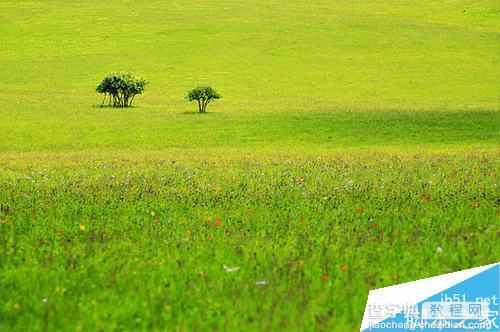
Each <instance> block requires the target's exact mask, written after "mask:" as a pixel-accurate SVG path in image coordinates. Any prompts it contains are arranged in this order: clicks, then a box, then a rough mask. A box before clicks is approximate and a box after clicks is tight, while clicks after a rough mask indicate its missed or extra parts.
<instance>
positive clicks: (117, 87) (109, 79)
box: [96, 73, 148, 107]
mask: <svg viewBox="0 0 500 332" xmlns="http://www.w3.org/2000/svg"><path fill="white" fill-rule="evenodd" d="M147 84H148V81H147V80H146V79H144V78H138V79H136V78H134V77H133V76H132V75H131V74H129V73H118V74H110V75H107V76H105V77H104V78H103V79H102V81H101V83H100V84H99V85H98V86H97V88H96V91H97V92H98V93H101V94H104V99H103V100H102V103H101V106H103V105H104V103H105V102H106V97H109V105H110V106H111V105H113V106H115V107H130V106H132V102H133V100H134V98H135V96H136V95H140V94H141V93H143V92H144V89H145V88H146V85H147Z"/></svg>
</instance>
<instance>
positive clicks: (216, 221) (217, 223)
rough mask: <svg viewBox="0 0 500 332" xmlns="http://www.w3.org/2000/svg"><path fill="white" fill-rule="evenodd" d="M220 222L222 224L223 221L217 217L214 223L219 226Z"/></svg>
mask: <svg viewBox="0 0 500 332" xmlns="http://www.w3.org/2000/svg"><path fill="white" fill-rule="evenodd" d="M220 224H221V221H220V220H219V219H216V220H215V223H214V226H215V227H219V226H220Z"/></svg>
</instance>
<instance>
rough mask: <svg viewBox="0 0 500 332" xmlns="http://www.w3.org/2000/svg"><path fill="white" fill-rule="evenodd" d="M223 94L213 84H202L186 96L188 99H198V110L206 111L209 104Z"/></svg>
mask: <svg viewBox="0 0 500 332" xmlns="http://www.w3.org/2000/svg"><path fill="white" fill-rule="evenodd" d="M220 98H221V95H220V94H219V93H218V92H217V91H215V90H214V89H213V88H212V87H211V86H208V85H200V86H198V87H196V88H194V89H192V90H190V91H188V94H187V96H186V99H187V100H188V101H193V100H196V101H197V102H198V112H200V113H206V112H207V105H208V104H209V103H210V102H211V101H212V100H214V99H220Z"/></svg>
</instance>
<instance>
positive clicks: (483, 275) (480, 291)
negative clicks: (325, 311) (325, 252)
mask: <svg viewBox="0 0 500 332" xmlns="http://www.w3.org/2000/svg"><path fill="white" fill-rule="evenodd" d="M499 284H500V263H495V264H490V265H486V266H481V267H476V268H472V269H469V270H464V271H459V272H454V273H448V274H444V275H440V276H436V277H432V278H427V279H422V280H417V281H413V282H408V283H404V284H400V285H395V286H390V287H385V288H380V289H375V290H372V291H370V293H369V294H368V302H367V304H366V309H365V313H364V316H363V322H362V324H361V331H454V332H458V331H467V332H470V331H500V327H499V326H500V323H499V321H498V311H499V297H500V294H499V290H500V285H499Z"/></svg>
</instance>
